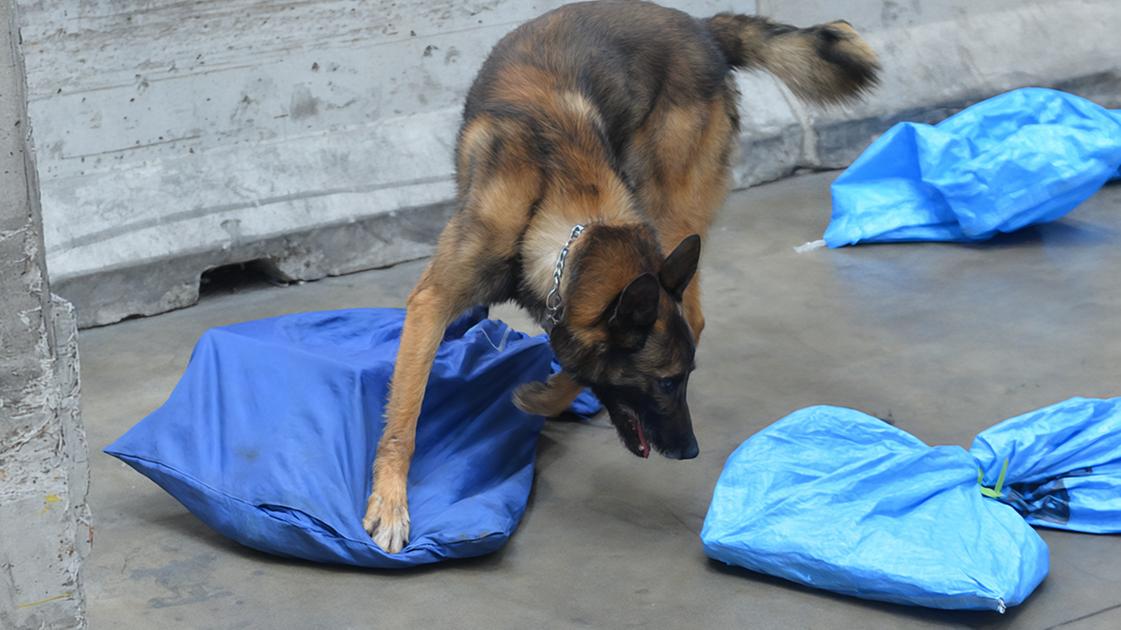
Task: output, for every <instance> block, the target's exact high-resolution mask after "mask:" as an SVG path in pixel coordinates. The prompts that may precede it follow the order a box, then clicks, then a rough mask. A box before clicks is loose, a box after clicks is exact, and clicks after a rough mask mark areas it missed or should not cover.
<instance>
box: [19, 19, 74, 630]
mask: <svg viewBox="0 0 1121 630" xmlns="http://www.w3.org/2000/svg"><path fill="white" fill-rule="evenodd" d="M12 4H13V3H12V2H11V1H10V0H3V1H2V2H0V171H2V173H0V190H3V191H4V194H3V195H2V196H0V628H4V629H8V628H12V629H18V628H73V627H83V626H84V614H83V600H82V584H81V574H80V567H81V560H82V557H83V556H84V555H85V552H86V549H87V547H88V544H89V541H90V531H91V530H90V526H89V511H88V509H87V507H86V490H87V487H88V483H87V482H88V474H87V470H88V469H87V455H86V442H85V434H84V433H83V430H82V425H81V421H80V418H79V415H78V337H77V322H76V320H75V316H74V310H73V309H72V308H71V307H70V305H69V304H67V303H66V302H63V301H61V300H58V299H55V300H52V299H51V296H50V292H49V288H48V281H47V277H46V269H45V266H44V257H43V246H42V244H43V240H42V227H41V222H40V216H39V199H38V190H37V184H36V180H35V166H34V164H35V163H34V159H33V157H32V155H31V153H30V151H28V150H27V139H28V137H29V127H28V124H27V117H26V112H25V109H24V89H23V88H24V86H23V75H22V68H21V65H20V63H19V57H18V50H17V48H16V46H17V44H16V42H15V39H14V37H13V33H14V32H15V31H14V26H15V24H14V20H12Z"/></svg>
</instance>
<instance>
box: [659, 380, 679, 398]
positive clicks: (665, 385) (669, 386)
mask: <svg viewBox="0 0 1121 630" xmlns="http://www.w3.org/2000/svg"><path fill="white" fill-rule="evenodd" d="M680 382H681V381H680V379H676V378H662V379H658V387H660V388H661V390H662V391H663V392H665V393H667V394H671V393H673V391H674V390H676V389H677V386H678V385H679V384H680Z"/></svg>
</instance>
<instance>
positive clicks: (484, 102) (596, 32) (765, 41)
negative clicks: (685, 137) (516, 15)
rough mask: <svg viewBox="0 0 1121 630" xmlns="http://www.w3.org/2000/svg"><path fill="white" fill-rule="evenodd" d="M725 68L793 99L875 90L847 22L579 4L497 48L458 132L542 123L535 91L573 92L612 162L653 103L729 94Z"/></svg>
mask: <svg viewBox="0 0 1121 630" xmlns="http://www.w3.org/2000/svg"><path fill="white" fill-rule="evenodd" d="M732 68H750V69H762V70H766V71H768V72H770V73H772V74H774V75H775V76H776V77H778V78H779V79H781V80H782V81H783V82H784V83H786V84H787V85H788V86H789V87H790V88H791V90H792V91H794V92H795V94H797V95H798V96H799V97H801V98H804V99H806V100H809V101H814V102H823V103H828V102H838V101H845V100H848V99H851V98H854V97H856V96H858V95H859V94H860V93H861V92H862V91H863V90H865V89H867V88H868V87H870V86H872V85H873V84H874V83H875V80H876V72H877V70H878V65H877V62H876V57H875V54H874V53H873V52H872V51H871V50H870V49H869V48H868V47H867V46H866V45H865V44H864V43H863V42H862V41H861V40H860V39H859V38H858V37H856V34H855V32H854V31H853V30H852V29H851V27H849V26H848V24H847V23H845V22H834V23H832V24H829V25H823V26H817V27H812V28H808V29H797V28H794V27H790V26H786V25H782V24H776V23H773V22H771V21H769V20H767V19H766V18H761V17H757V16H747V15H736V14H720V15H717V16H714V17H711V18H708V19H698V18H694V17H692V16H690V15H688V14H686V13H683V12H681V11H678V10H676V9H669V8H666V7H662V6H659V5H656V4H653V3H649V2H636V1H633V0H600V1H597V2H578V3H574V4H569V5H565V6H562V7H560V8H558V9H556V10H554V11H551V12H549V13H546V14H544V15H542V16H541V17H539V18H537V19H534V20H531V21H530V22H527V23H525V24H523V25H522V26H520V27H519V28H517V29H515V30H514V31H512V32H510V33H509V34H508V35H507V36H506V37H504V38H503V39H502V40H501V41H500V42H499V43H498V44H497V45H496V46H495V48H494V50H493V51H492V52H491V54H490V56H489V57H488V59H487V61H486V63H485V64H484V65H483V67H482V69H481V70H480V72H479V74H478V76H477V77H476V79H475V82H474V84H473V86H472V88H471V90H470V92H469V93H468V96H467V101H466V104H465V107H464V122H465V123H469V122H470V121H471V120H472V119H474V118H475V117H476V116H477V115H479V114H480V113H483V112H489V113H494V114H498V115H503V114H507V115H508V114H515V113H522V114H526V115H538V116H539V115H540V114H542V113H547V112H543V111H542V110H543V109H547V105H546V104H544V103H542V102H540V101H539V100H536V99H537V97H538V96H539V94H540V92H539V90H540V89H541V88H545V87H548V88H551V89H552V90H555V91H557V92H563V91H573V92H577V93H579V94H581V95H583V96H585V97H587V98H588V99H589V100H590V101H591V102H592V104H593V105H594V107H595V108H596V110H597V112H598V113H599V115H600V116H601V117H602V119H603V122H604V124H605V127H606V134H607V137H608V140H609V142H610V144H611V146H612V148H613V149H615V151H616V152H619V151H621V150H622V149H623V148H624V147H625V145H626V141H627V138H628V137H629V136H630V135H631V134H633V133H634V132H635V130H637V129H638V128H639V127H640V126H641V125H642V124H643V123H644V122H646V121H647V120H648V118H649V116H650V114H651V113H652V112H653V110H654V109H655V106H656V105H657V103H658V101H659V100H669V101H672V102H674V103H675V104H678V105H684V104H688V103H690V102H696V101H702V102H704V101H709V100H710V99H712V98H713V97H714V96H716V95H718V94H720V93H722V92H723V91H724V90H726V89H727V88H728V87H729V86H728V81H727V79H728V76H729V71H730V70H731V69H732ZM542 79H544V80H545V82H546V84H545V85H542ZM519 88H521V89H519ZM546 120H547V119H546Z"/></svg>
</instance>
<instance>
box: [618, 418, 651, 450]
mask: <svg viewBox="0 0 1121 630" xmlns="http://www.w3.org/2000/svg"><path fill="white" fill-rule="evenodd" d="M623 421H624V422H625V423H626V424H627V430H628V432H629V433H630V435H625V436H623V444H624V445H626V447H627V450H629V451H630V452H632V453H634V454H635V455H638V456H639V457H641V458H643V459H646V458H648V457H650V442H649V441H647V439H646V430H645V429H643V428H642V421H641V420H639V419H638V414H636V413H634V412H633V411H631V410H630V409H624V410H623Z"/></svg>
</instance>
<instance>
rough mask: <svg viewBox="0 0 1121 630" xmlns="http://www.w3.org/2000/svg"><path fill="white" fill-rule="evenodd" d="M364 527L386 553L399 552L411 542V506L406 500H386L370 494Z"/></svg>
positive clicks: (363, 522)
mask: <svg viewBox="0 0 1121 630" xmlns="http://www.w3.org/2000/svg"><path fill="white" fill-rule="evenodd" d="M362 527H363V528H364V529H365V530H366V533H367V534H370V536H371V537H373V539H374V544H376V545H377V546H379V547H381V548H382V549H383V550H385V552H386V553H397V552H399V551H401V550H402V549H404V548H405V544H406V543H407V542H409V507H408V503H407V501H405V500H403V499H402V500H397V501H386V500H383V499H382V497H381V496H379V495H378V494H376V493H375V494H372V495H370V500H369V502H368V503H367V504H366V516H365V517H364V518H363V519H362Z"/></svg>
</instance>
